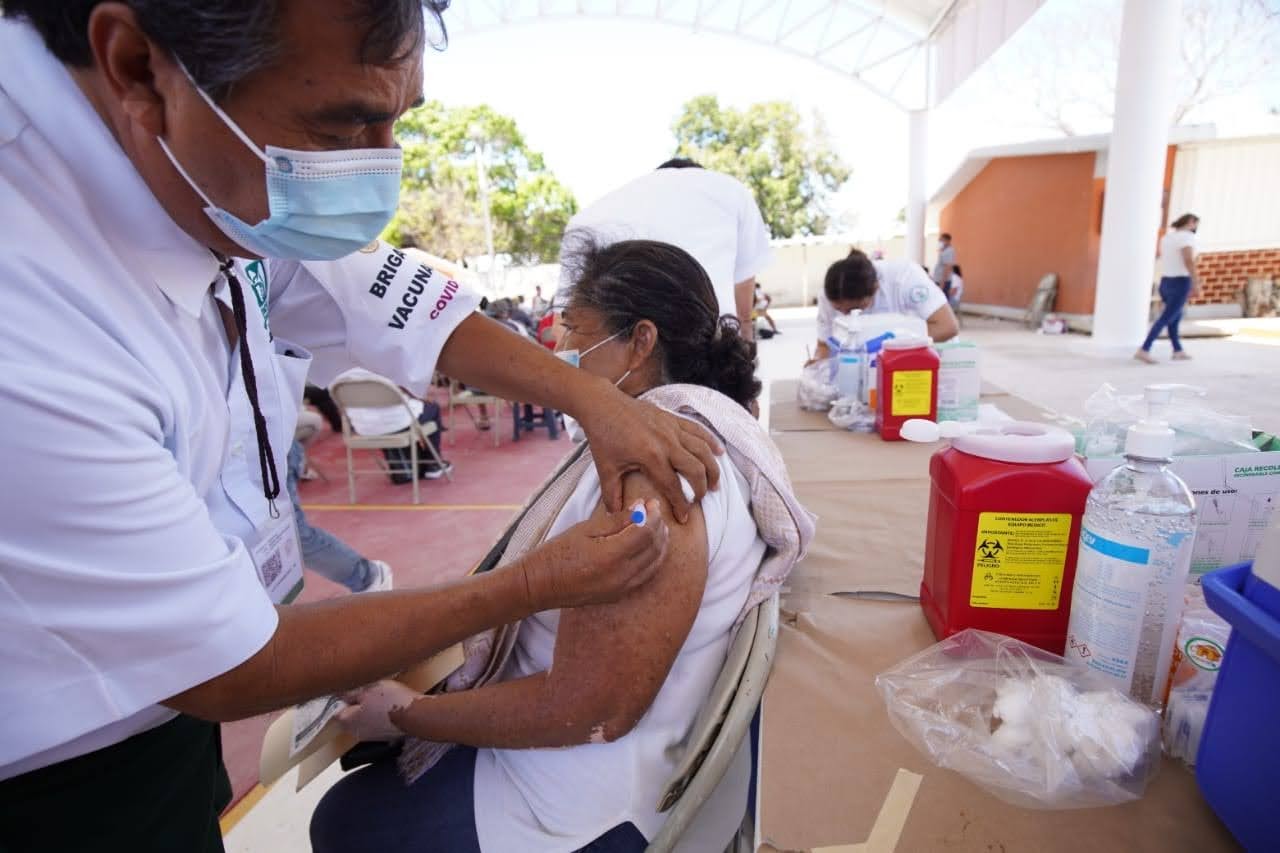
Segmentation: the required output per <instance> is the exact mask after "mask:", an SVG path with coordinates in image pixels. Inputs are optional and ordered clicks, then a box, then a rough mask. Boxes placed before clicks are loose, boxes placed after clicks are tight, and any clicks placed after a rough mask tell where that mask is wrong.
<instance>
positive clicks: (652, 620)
mask: <svg viewBox="0 0 1280 853" xmlns="http://www.w3.org/2000/svg"><path fill="white" fill-rule="evenodd" d="M624 496H625V499H626V503H625V506H627V507H630V506H632V505H633V504H634V503H635V502H636V501H638V500H642V499H646V498H653V497H657V490H656V489H655V488H654V487H653V485H652V483H650V482H649V481H648V479H647V478H646V477H644V476H643V475H642V474H631V475H628V477H627V479H626V482H625V483H624ZM659 500H660V499H659ZM603 511H604V509H603V507H597V509H596V512H597V513H602V512H603ZM662 513H663V515H664V517H665V518H666V520H667V525H668V526H669V527H670V530H671V534H670V539H669V542H668V546H667V553H666V556H665V557H664V558H663V561H662V564H661V565H660V566H659V567H658V572H657V574H656V576H655V577H654V579H653V580H652V581H650V582H649V583H648V584H647V585H646V586H644V587H642V588H641V589H640V590H639V591H637V592H636V593H634V594H633V595H631V596H629V597H627V598H626V599H624V600H622V601H619V602H615V603H613V604H607V605H593V606H590V607H580V608H575V609H572V610H563V611H561V613H560V625H559V629H558V631H557V634H556V647H555V656H554V660H553V664H552V667H551V671H550V672H549V673H548V679H549V681H550V684H549V686H550V687H551V688H552V690H553V691H555V694H556V696H557V699H558V700H559V701H562V702H565V703H568V704H569V705H570V706H572V707H574V708H576V709H581V710H582V711H583V712H584V713H589V714H593V715H594V717H598V718H599V719H595V718H594V717H593V719H592V720H591V721H590V723H591V725H592V727H593V731H594V732H596V733H599V734H600V735H602V736H603V737H604V738H605V739H607V740H615V739H617V738H618V737H621V736H622V735H624V734H626V733H627V732H628V731H630V730H631V729H632V728H633V727H634V726H635V724H636V723H637V722H639V720H640V718H641V717H642V716H644V713H645V712H646V711H647V710H648V709H649V706H650V705H651V704H652V703H653V700H654V698H655V697H656V696H657V694H658V691H659V690H660V689H661V688H662V684H663V682H664V681H666V678H667V673H668V672H670V670H671V665H672V664H673V663H674V662H675V659H676V655H677V654H679V652H680V648H681V647H682V646H683V645H684V642H685V639H686V638H687V637H688V636H689V630H690V629H691V628H692V627H693V622H694V619H695V618H696V617H697V615H698V608H699V607H700V606H701V603H702V595H703V591H704V589H705V587H706V583H707V532H706V524H705V521H704V518H703V515H702V510H701V507H699V506H695V507H694V510H693V512H692V513H691V514H690V518H689V522H688V523H687V524H684V525H681V524H677V523H676V522H675V521H674V519H673V518H672V516H671V511H670V507H669V506H668V505H667V504H666V503H665V502H662Z"/></svg>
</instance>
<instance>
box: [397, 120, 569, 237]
mask: <svg viewBox="0 0 1280 853" xmlns="http://www.w3.org/2000/svg"><path fill="white" fill-rule="evenodd" d="M396 135H397V138H398V139H399V140H400V145H401V147H403V148H404V178H403V180H402V183H401V203H400V209H399V211H398V212H397V213H396V216H395V218H394V219H392V221H391V223H390V224H389V225H388V226H387V231H386V232H385V234H384V236H385V237H386V238H387V239H388V240H390V241H391V242H393V243H395V244H397V245H405V244H409V245H416V246H419V247H421V248H423V249H425V250H427V251H429V252H432V253H433V254H437V255H442V256H445V257H452V258H461V257H465V256H467V255H479V254H484V253H485V252H486V251H487V248H486V246H485V239H484V219H483V212H482V208H481V192H480V181H479V172H478V169H477V158H480V157H483V158H484V162H483V165H484V171H485V173H486V183H487V186H488V198H489V211H490V215H491V218H492V222H493V242H494V249H495V251H497V252H498V253H502V254H509V255H511V256H512V258H513V259H514V260H516V261H517V262H545V261H554V260H555V259H556V255H557V253H558V251H559V248H560V235H561V234H562V233H563V231H564V229H565V226H567V225H568V223H569V218H570V217H572V216H573V214H574V213H576V212H577V209H578V205H577V202H576V200H575V199H574V197H573V193H572V192H570V191H569V189H568V188H567V187H565V186H564V185H563V184H561V183H560V182H559V181H558V180H557V179H556V177H555V175H553V174H552V173H551V171H550V170H549V169H548V168H547V165H546V162H545V161H544V160H543V158H542V155H541V154H539V153H538V152H537V151H533V150H531V149H530V148H529V146H528V145H527V144H526V142H525V139H524V136H523V135H522V134H521V133H520V129H519V128H518V127H517V126H516V123H515V120H514V119H512V118H510V117H509V116H505V115H502V114H501V113H498V112H495V111H494V110H493V109H492V108H490V107H488V106H486V105H480V106H470V107H446V106H445V105H444V104H441V103H440V102H438V101H429V102H428V103H426V104H424V105H422V106H421V107H418V108H417V109H414V110H411V111H409V112H408V113H406V114H405V115H404V116H403V117H401V119H400V120H399V121H398V122H397V123H396Z"/></svg>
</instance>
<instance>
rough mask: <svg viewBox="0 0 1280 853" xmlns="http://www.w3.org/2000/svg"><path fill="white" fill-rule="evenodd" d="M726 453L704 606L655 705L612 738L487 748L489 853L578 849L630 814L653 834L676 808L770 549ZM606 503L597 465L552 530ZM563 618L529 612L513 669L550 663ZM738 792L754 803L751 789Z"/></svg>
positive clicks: (726, 834) (709, 518)
mask: <svg viewBox="0 0 1280 853" xmlns="http://www.w3.org/2000/svg"><path fill="white" fill-rule="evenodd" d="M719 461H720V468H721V476H720V488H719V489H718V490H717V491H714V492H710V493H708V495H707V496H706V498H705V499H703V501H702V511H703V515H704V517H705V518H706V528H707V554H708V558H709V559H708V567H707V585H706V589H705V591H704V592H703V596H702V604H701V606H700V607H699V609H698V614H697V617H696V618H695V620H694V623H693V627H692V629H691V630H690V631H689V636H688V638H687V639H686V640H685V643H684V646H683V647H682V648H681V649H680V652H679V654H678V655H677V656H676V660H675V662H674V663H673V665H672V667H671V672H670V673H669V674H668V675H667V680H666V682H665V683H664V684H663V685H662V689H661V690H659V691H658V695H657V697H655V699H654V701H653V705H652V706H650V708H649V710H648V712H646V713H645V715H644V716H643V717H642V718H641V720H640V722H639V723H638V724H637V725H636V727H635V728H634V729H632V730H631V731H630V732H629V733H628V734H627V735H625V736H624V737H621V738H619V739H618V740H616V741H614V742H612V743H602V744H586V745H583V746H575V747H570V748H566V749H522V750H510V749H482V750H480V751H479V752H478V754H477V757H476V771H475V815H476V830H477V833H478V836H479V839H480V848H481V850H483V851H485V853H499V851H502V853H506V851H512V850H538V851H545V853H554V852H555V851H572V850H577V849H578V848H580V847H582V846H584V845H586V844H588V843H589V842H591V841H592V840H594V839H596V838H598V837H599V836H601V835H603V834H604V833H606V832H608V831H609V830H610V829H612V828H613V827H615V826H618V825H619V824H622V823H627V822H631V823H633V824H635V826H636V827H637V828H638V829H639V830H640V831H641V832H642V833H643V834H644V836H645V837H646V838H647V839H652V838H653V837H654V836H655V835H656V834H657V833H658V831H659V830H660V829H661V828H662V825H663V823H664V822H665V821H666V818H667V815H666V814H660V813H658V812H657V810H656V809H657V805H658V796H659V794H660V793H661V790H662V787H663V786H664V785H665V784H666V782H667V780H668V779H669V778H670V776H671V774H672V773H673V772H674V770H675V766H676V762H677V761H678V760H679V758H680V756H681V754H682V745H683V742H684V740H685V738H686V737H687V736H688V734H689V730H690V728H691V727H692V726H693V721H694V718H695V717H696V716H697V713H698V710H699V709H700V708H701V707H702V704H703V703H704V702H705V701H706V698H707V695H708V694H709V693H710V691H711V686H712V684H713V683H714V682H715V679H716V676H717V675H718V674H719V672H720V668H721V667H722V666H723V665H724V660H725V655H726V654H727V652H728V648H729V633H730V629H731V628H732V627H733V623H734V621H735V620H736V619H737V616H738V613H739V612H740V611H741V610H742V606H743V604H744V603H745V602H746V599H747V594H748V592H749V591H750V588H751V582H752V579H753V578H754V577H755V574H756V570H757V568H758V567H759V565H760V561H761V560H762V559H763V558H764V552H765V544H764V541H763V540H761V539H760V536H759V533H758V532H757V530H756V525H755V521H754V520H753V519H752V517H751V509H750V491H749V489H748V487H747V482H746V480H745V479H744V478H743V476H742V475H741V474H740V473H739V472H738V470H737V469H736V468H735V467H734V466H733V463H732V462H730V461H729V460H728V457H727V456H721V457H720V460H719ZM599 502H600V480H599V477H598V476H597V474H596V470H595V468H594V466H592V467H591V468H590V469H589V471H588V472H587V473H584V474H583V477H582V481H581V482H580V483H579V484H578V488H577V489H576V490H575V491H574V493H573V495H572V496H571V497H570V498H569V501H568V502H567V503H566V504H565V506H564V509H563V510H561V512H560V515H559V517H558V518H557V519H556V522H555V524H554V525H553V526H552V528H551V530H550V532H549V534H548V536H555V535H558V534H560V533H561V532H563V531H564V530H566V529H567V528H569V527H572V526H573V525H575V524H578V523H579V522H582V521H585V520H587V519H588V518H589V517H590V516H591V513H592V512H593V511H594V510H595V508H596V505H597V504H598V503H599ZM559 616H560V614H559V611H548V612H545V613H539V614H537V615H535V616H533V617H531V618H529V619H526V620H525V621H524V623H523V624H522V625H521V627H520V635H519V638H518V639H517V641H516V647H515V651H514V654H513V656H512V660H511V663H509V664H508V670H507V677H508V678H512V679H514V678H523V677H525V676H528V675H533V674H535V673H538V672H542V671H544V670H546V669H548V668H550V666H551V661H552V657H553V653H554V650H555V641H556V630H557V627H558V625H559ZM740 799H741V803H740V804H739V805H740V806H742V807H745V804H746V799H745V791H744V792H743V795H742V797H741V798H740ZM741 818H742V809H741V807H740V808H738V810H737V811H736V812H732V811H730V812H729V813H728V814H726V815H725V818H724V821H723V822H724V823H725V826H724V828H723V839H724V842H725V843H727V842H728V839H729V838H730V837H731V836H732V833H733V830H734V828H735V827H736V826H737V824H738V822H739V821H740V820H741Z"/></svg>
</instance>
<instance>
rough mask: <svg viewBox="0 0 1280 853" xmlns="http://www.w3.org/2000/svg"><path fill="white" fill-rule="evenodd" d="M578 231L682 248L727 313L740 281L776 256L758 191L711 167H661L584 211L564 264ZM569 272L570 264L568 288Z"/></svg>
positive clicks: (572, 223) (564, 279) (606, 239)
mask: <svg viewBox="0 0 1280 853" xmlns="http://www.w3.org/2000/svg"><path fill="white" fill-rule="evenodd" d="M574 229H585V230H587V231H590V232H591V233H592V234H593V235H595V236H596V238H597V239H598V240H599V241H600V242H601V243H603V244H604V245H609V244H612V243H618V242H621V241H623V240H657V241H659V242H662V243H670V244H672V245H674V246H679V247H680V248H681V249H684V250H685V251H686V252H688V253H689V254H690V255H693V257H694V258H695V259H696V260H697V261H698V263H700V264H702V268H703V269H704V270H706V272H707V277H708V278H710V279H711V285H712V287H713V288H715V291H716V300H717V301H718V302H719V303H720V313H721V314H737V307H736V303H735V301H734V294H733V286H734V285H735V284H737V283H738V282H740V281H746V280H747V279H749V278H752V277H754V276H755V275H757V274H759V272H760V271H761V270H762V269H764V268H765V267H766V266H767V265H768V264H769V260H770V259H771V257H772V250H771V249H770V248H769V229H768V228H767V227H766V226H765V224H764V218H763V217H762V216H761V215H760V208H759V207H757V206H756V200H755V198H754V197H752V195H751V190H749V189H747V188H746V186H744V185H743V184H742V183H741V182H740V181H738V180H737V179H736V178H732V177H730V176H728V175H724V174H721V173H720V172H713V171H711V170H710V169H658V170H656V171H653V172H649V173H648V174H646V175H641V176H640V177H639V178H636V179H635V180H634V181H632V182H631V183H629V184H625V185H623V186H621V187H619V188H618V189H616V190H614V191H613V192H611V193H609V194H608V195H606V196H604V197H603V198H601V199H600V200H599V201H597V202H595V203H594V204H592V205H591V206H589V207H587V208H586V209H585V210H583V211H580V212H579V213H578V214H577V215H575V216H574V217H573V218H572V219H570V220H569V227H568V229H566V231H565V235H566V236H565V242H564V244H563V245H562V246H561V259H562V263H563V261H564V258H565V257H566V256H568V255H571V254H572V252H573V249H574V237H573V235H572V232H573V230H574ZM569 273H570V271H569V268H568V265H566V266H565V267H564V271H563V273H562V275H561V279H560V286H561V289H562V290H563V288H564V287H565V285H566V284H568V283H569V281H568V276H569Z"/></svg>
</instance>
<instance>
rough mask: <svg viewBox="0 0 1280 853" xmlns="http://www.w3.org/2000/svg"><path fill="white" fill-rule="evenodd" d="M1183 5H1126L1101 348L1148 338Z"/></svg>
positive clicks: (1097, 322) (1128, 0)
mask: <svg viewBox="0 0 1280 853" xmlns="http://www.w3.org/2000/svg"><path fill="white" fill-rule="evenodd" d="M1181 5H1182V4H1181V3H1179V2H1175V3H1167V2H1165V3H1153V2H1151V0H1125V4H1124V18H1123V20H1122V22H1121V27H1120V61H1119V67H1118V69H1117V73H1116V104H1115V119H1114V121H1113V123H1112V130H1111V146H1110V150H1109V151H1108V153H1107V186H1106V195H1105V196H1104V202H1103V203H1104V208H1103V213H1102V242H1101V245H1100V248H1099V253H1098V286H1097V291H1096V293H1095V296H1094V303H1093V339H1094V342H1095V343H1097V344H1099V345H1101V346H1106V347H1130V346H1137V345H1138V344H1139V343H1141V342H1142V339H1143V337H1144V336H1145V335H1146V331H1147V313H1148V309H1149V306H1150V300H1151V282H1152V279H1153V277H1154V275H1155V251H1156V234H1157V233H1158V232H1159V230H1160V225H1161V222H1160V202H1161V190H1162V187H1163V184H1164V167H1165V158H1166V156H1167V148H1168V145H1169V122H1170V120H1171V119H1172V117H1173V81H1174V77H1175V75H1174V74H1173V71H1172V69H1173V66H1174V63H1175V62H1176V57H1177V46H1178V22H1179V20H1180V19H1181V14H1182V13H1181Z"/></svg>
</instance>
